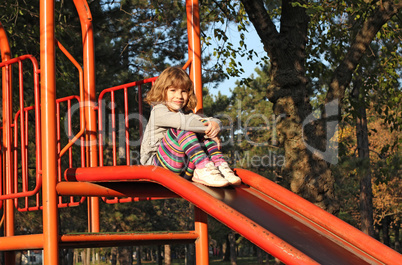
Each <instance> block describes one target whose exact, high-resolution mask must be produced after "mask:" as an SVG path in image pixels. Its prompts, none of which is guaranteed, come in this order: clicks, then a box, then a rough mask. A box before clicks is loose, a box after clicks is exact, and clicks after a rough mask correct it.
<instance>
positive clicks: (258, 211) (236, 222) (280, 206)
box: [66, 166, 402, 265]
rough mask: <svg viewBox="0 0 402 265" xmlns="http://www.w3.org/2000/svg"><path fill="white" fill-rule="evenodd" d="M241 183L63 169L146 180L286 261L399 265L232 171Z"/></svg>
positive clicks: (289, 196) (383, 251)
mask: <svg viewBox="0 0 402 265" xmlns="http://www.w3.org/2000/svg"><path fill="white" fill-rule="evenodd" d="M236 172H237V173H238V174H239V176H241V177H242V179H243V182H244V183H245V184H244V185H241V186H237V187H226V188H210V187H206V186H203V185H199V184H195V183H192V182H189V181H187V180H184V179H182V178H180V177H178V176H177V175H175V174H173V173H171V172H169V171H167V170H164V169H162V168H155V167H138V166H118V167H102V168H78V169H68V170H67V171H66V179H67V180H69V181H71V180H73V181H89V182H103V183H105V182H113V181H130V180H135V181H139V180H140V181H151V182H156V183H159V184H161V185H163V186H165V187H166V188H168V189H170V190H171V191H173V192H174V193H176V194H178V195H179V196H181V197H183V198H184V199H186V200H188V201H190V202H192V203H193V204H195V205H196V206H197V207H199V208H201V209H202V210H203V211H205V212H206V213H208V214H210V215H211V216H213V217H214V218H216V219H218V220H219V221H221V222H222V223H224V224H226V225H227V226H228V227H230V228H232V229H234V230H236V231H238V232H239V233H240V234H242V235H243V236H244V237H246V238H248V239H249V240H250V241H252V242H253V243H255V244H256V245H258V246H259V247H261V248H262V249H264V250H265V251H267V252H269V253H271V254H272V255H274V256H275V257H277V258H279V259H280V260H282V261H283V262H284V263H286V264H334V265H344V264H353V265H356V264H389V265H391V264H401V263H402V255H400V254H399V253H397V252H395V251H394V250H392V249H390V248H388V247H387V246H385V245H383V244H381V243H380V242H378V241H376V240H375V239H373V238H371V237H369V236H367V235H365V234H364V233H362V232H361V231H359V230H358V229H356V228H354V227H352V226H350V225H348V224H347V223H345V222H343V221H341V220H340V219H338V218H336V217H334V216H332V215H330V214H328V213H327V212H325V211H323V210H322V209H320V208H318V207H316V206H315V205H313V204H311V203H310V202H308V201H306V200H304V199H302V198H300V197H298V196H297V195H295V194H293V193H292V192H290V191H288V190H286V189H284V188H282V187H280V186H278V185H277V184H275V183H273V182H271V181H269V180H267V179H265V178H263V177H261V176H259V175H257V174H255V173H253V172H250V171H247V170H242V169H237V170H236Z"/></svg>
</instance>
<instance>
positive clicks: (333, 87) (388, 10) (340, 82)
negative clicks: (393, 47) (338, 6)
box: [326, 0, 402, 102]
mask: <svg viewBox="0 0 402 265" xmlns="http://www.w3.org/2000/svg"><path fill="white" fill-rule="evenodd" d="M395 2H396V3H393V1H391V0H384V1H382V4H380V5H378V6H377V8H376V10H375V11H374V13H373V15H372V16H370V17H368V18H367V20H366V21H365V22H364V23H363V25H362V27H361V29H360V30H359V31H358V33H357V35H356V39H355V40H354V42H353V43H352V45H351V47H350V49H349V51H348V53H347V54H346V56H345V59H344V60H343V61H342V62H341V64H340V65H339V66H338V68H337V69H336V70H335V72H334V75H333V78H332V80H331V83H330V85H329V89H328V93H327V97H326V102H330V101H332V100H334V99H339V100H342V99H343V97H344V96H345V89H346V87H347V86H348V85H349V83H350V81H351V79H352V74H353V72H354V70H355V69H356V67H357V64H358V63H359V61H360V59H361V58H362V56H363V55H364V53H365V52H366V50H367V48H368V47H369V45H370V43H371V42H372V41H373V39H374V38H375V36H376V34H377V32H378V31H379V30H380V29H381V27H382V26H383V25H384V24H385V23H386V22H387V21H388V20H390V19H391V18H392V16H393V15H395V14H396V13H397V12H398V11H399V10H400V9H401V7H402V3H400V1H395Z"/></svg>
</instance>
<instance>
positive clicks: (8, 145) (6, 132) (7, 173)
mask: <svg viewBox="0 0 402 265" xmlns="http://www.w3.org/2000/svg"><path fill="white" fill-rule="evenodd" d="M0 45H1V46H0V49H1V59H2V61H3V62H4V61H7V60H10V59H11V51H10V45H9V43H8V39H7V34H6V32H5V30H4V28H3V25H2V24H1V23H0ZM6 69H8V72H7V71H6ZM11 76H12V74H11V66H5V67H3V68H2V90H3V93H2V94H3V95H2V96H3V146H2V149H3V159H4V161H2V163H4V164H3V165H4V166H3V167H2V168H3V170H4V172H3V173H2V175H3V176H4V177H5V193H6V194H11V193H13V180H12V176H13V166H14V165H13V154H12V131H11V123H12V115H13V113H12V112H13V111H12V110H13V107H12V79H11V78H12V77H11ZM2 181H3V180H2ZM4 214H5V218H4V222H5V223H4V235H5V236H7V237H8V236H14V202H13V200H12V199H10V200H6V202H5V204H4ZM14 256H15V254H14V252H6V255H5V262H6V264H10V265H13V264H15V258H14Z"/></svg>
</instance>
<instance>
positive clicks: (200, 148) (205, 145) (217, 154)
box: [154, 128, 225, 179]
mask: <svg viewBox="0 0 402 265" xmlns="http://www.w3.org/2000/svg"><path fill="white" fill-rule="evenodd" d="M209 161H212V162H214V163H221V162H224V161H225V160H223V155H222V152H221V151H220V150H219V149H218V146H217V144H216V142H215V141H212V140H209V139H202V140H201V139H199V138H198V137H197V135H196V134H195V133H193V132H189V131H183V130H177V129H173V128H169V129H168V130H167V132H166V134H165V136H164V137H163V139H162V142H161V144H160V145H159V148H158V151H157V153H156V155H155V157H154V165H156V166H161V167H164V168H166V169H169V170H170V171H173V172H174V173H176V174H179V175H181V176H183V177H184V178H186V179H190V178H191V177H192V175H193V172H194V169H195V167H196V166H197V165H199V164H205V163H207V162H209Z"/></svg>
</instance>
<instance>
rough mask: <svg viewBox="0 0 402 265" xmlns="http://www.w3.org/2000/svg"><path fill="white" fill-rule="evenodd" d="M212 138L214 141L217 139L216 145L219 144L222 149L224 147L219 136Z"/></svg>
mask: <svg viewBox="0 0 402 265" xmlns="http://www.w3.org/2000/svg"><path fill="white" fill-rule="evenodd" d="M211 140H212V141H215V142H216V145H217V146H218V150H221V147H222V145H221V139H219V137H214V138H211Z"/></svg>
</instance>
